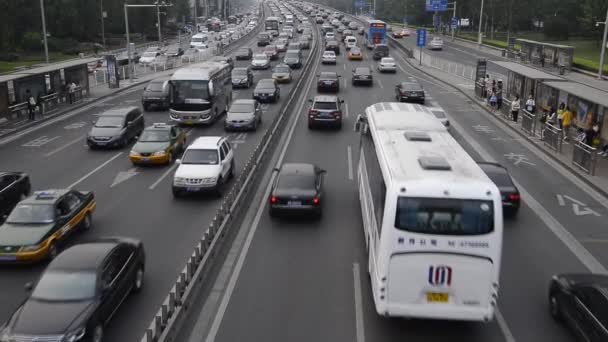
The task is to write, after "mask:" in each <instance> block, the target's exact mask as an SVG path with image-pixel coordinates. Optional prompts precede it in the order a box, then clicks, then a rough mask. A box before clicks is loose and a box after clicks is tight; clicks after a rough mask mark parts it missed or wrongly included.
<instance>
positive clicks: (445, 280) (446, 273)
mask: <svg viewBox="0 0 608 342" xmlns="http://www.w3.org/2000/svg"><path fill="white" fill-rule="evenodd" d="M429 284H431V285H433V286H450V285H452V268H451V267H450V266H447V265H436V266H429Z"/></svg>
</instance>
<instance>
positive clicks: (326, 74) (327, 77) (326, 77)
mask: <svg viewBox="0 0 608 342" xmlns="http://www.w3.org/2000/svg"><path fill="white" fill-rule="evenodd" d="M319 78H322V79H324V80H337V79H338V75H337V74H336V73H333V72H322V73H321V76H320V77H319Z"/></svg>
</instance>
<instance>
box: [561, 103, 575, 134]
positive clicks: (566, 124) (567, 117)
mask: <svg viewBox="0 0 608 342" xmlns="http://www.w3.org/2000/svg"><path fill="white" fill-rule="evenodd" d="M572 118H573V113H572V112H571V111H570V107H568V106H566V109H564V116H563V117H562V126H563V132H564V133H563V134H564V142H567V141H568V140H569V139H570V126H571V125H572Z"/></svg>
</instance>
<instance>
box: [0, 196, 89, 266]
mask: <svg viewBox="0 0 608 342" xmlns="http://www.w3.org/2000/svg"><path fill="white" fill-rule="evenodd" d="M96 207H97V203H96V202H95V196H94V195H93V193H92V192H90V191H76V190H69V189H54V190H45V191H36V192H34V194H33V195H31V196H29V197H27V198H25V199H24V200H22V201H21V202H19V203H18V204H17V206H15V208H14V209H13V210H12V211H11V213H10V214H9V215H8V217H7V218H6V221H5V222H4V223H3V224H2V225H1V226H0V264H27V263H34V262H39V261H43V260H46V259H53V258H55V257H56V256H57V254H59V248H60V246H62V245H64V244H65V240H66V239H67V238H69V237H70V236H72V233H74V232H75V231H76V230H78V229H82V230H89V229H91V227H92V226H93V220H92V216H93V212H94V211H95V208H96Z"/></svg>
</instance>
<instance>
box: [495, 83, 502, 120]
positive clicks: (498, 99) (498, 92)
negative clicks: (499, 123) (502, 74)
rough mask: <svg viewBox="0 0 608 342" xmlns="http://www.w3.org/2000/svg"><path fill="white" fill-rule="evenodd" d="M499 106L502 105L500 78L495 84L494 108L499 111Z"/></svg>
mask: <svg viewBox="0 0 608 342" xmlns="http://www.w3.org/2000/svg"><path fill="white" fill-rule="evenodd" d="M500 107H502V80H498V83H497V86H496V109H497V110H498V111H499V112H500Z"/></svg>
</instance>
